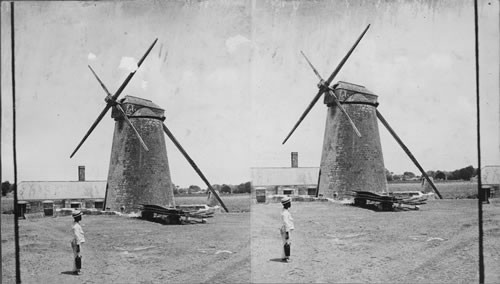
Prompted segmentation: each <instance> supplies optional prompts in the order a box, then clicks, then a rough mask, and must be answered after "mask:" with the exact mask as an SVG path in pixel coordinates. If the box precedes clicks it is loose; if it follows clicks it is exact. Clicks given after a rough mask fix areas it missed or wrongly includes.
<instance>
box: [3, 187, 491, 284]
mask: <svg viewBox="0 0 500 284" xmlns="http://www.w3.org/2000/svg"><path fill="white" fill-rule="evenodd" d="M440 189H442V191H441V193H442V194H443V195H445V192H446V190H445V187H442V188H440ZM221 198H222V199H223V201H224V202H225V204H226V205H227V207H228V208H230V211H232V212H231V213H216V215H215V217H214V218H209V219H207V222H206V223H201V224H189V225H162V224H160V223H154V222H148V221H144V220H141V219H137V218H131V217H125V216H104V215H91V216H84V220H83V221H82V224H83V228H84V231H85V235H86V239H87V242H86V244H85V245H84V247H83V250H82V251H83V274H82V275H79V276H74V275H70V274H69V271H70V270H71V267H72V263H71V261H72V253H71V248H70V246H69V240H70V238H71V233H70V226H71V223H72V218H71V217H55V218H49V217H47V218H39V219H32V220H20V221H19V224H20V255H21V272H22V281H23V282H24V283H98V282H99V283H249V282H251V283H306V282H309V283H326V282H328V283H346V282H349V283H352V282H356V283H360V282H364V283H373V282H378V283H381V282H382V283H471V282H477V281H478V226H477V199H444V200H430V201H429V202H428V203H427V204H425V205H422V206H421V207H420V209H419V210H406V211H397V212H375V211H371V210H368V209H362V208H357V207H353V206H350V205H343V204H339V203H332V202H294V203H293V205H292V208H291V213H292V215H293V217H294V222H295V227H296V230H295V231H294V232H293V235H292V262H291V263H282V262H280V261H279V258H280V253H281V240H280V236H279V231H278V228H279V226H280V211H281V205H280V204H279V203H268V204H256V203H255V202H250V200H249V195H235V196H228V195H222V196H221ZM451 198H452V197H451ZM490 200H491V203H490V204H484V206H483V208H484V217H483V219H484V259H485V268H486V269H485V270H486V283H500V271H499V270H498V269H497V268H498V267H500V229H499V228H500V200H499V199H496V198H494V199H490ZM205 201H206V196H205V195H201V196H195V195H193V196H184V197H177V198H176V202H177V203H178V204H193V203H204V202H205ZM250 209H251V210H250ZM249 211H250V212H249ZM1 233H2V235H1V239H2V281H3V282H2V283H14V282H15V270H14V268H15V263H14V233H13V218H12V215H5V214H3V215H2V224H1Z"/></svg>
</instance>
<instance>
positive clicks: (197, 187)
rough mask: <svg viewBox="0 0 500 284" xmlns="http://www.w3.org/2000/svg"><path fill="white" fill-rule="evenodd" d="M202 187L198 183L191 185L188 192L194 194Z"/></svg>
mask: <svg viewBox="0 0 500 284" xmlns="http://www.w3.org/2000/svg"><path fill="white" fill-rule="evenodd" d="M200 190H201V188H200V187H199V186H197V185H190V186H189V188H188V194H192V193H193V192H199V191H200Z"/></svg>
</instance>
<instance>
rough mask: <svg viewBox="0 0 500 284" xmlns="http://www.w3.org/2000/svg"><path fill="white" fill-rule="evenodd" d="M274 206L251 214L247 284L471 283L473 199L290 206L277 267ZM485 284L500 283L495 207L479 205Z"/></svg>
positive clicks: (499, 218) (499, 213)
mask: <svg viewBox="0 0 500 284" xmlns="http://www.w3.org/2000/svg"><path fill="white" fill-rule="evenodd" d="M280 212H281V205H280V204H279V203H270V204H255V205H254V206H253V207H252V212H251V224H252V226H251V231H252V239H251V247H252V249H251V251H252V252H251V253H252V257H251V260H252V263H251V271H252V276H251V281H252V282H254V283H260V282H266V283H318V282H329V283H360V282H365V283H477V282H478V280H479V272H478V271H479V269H478V254H479V253H478V226H477V224H478V221H477V220H478V219H477V218H478V217H477V215H478V214H477V200H467V199H463V200H432V201H429V202H428V203H427V204H425V205H422V206H421V207H420V210H417V211H400V212H375V211H371V210H368V209H362V208H358V207H354V206H348V205H342V204H335V203H325V202H322V203H305V202H301V203H299V202H295V203H293V204H292V208H291V213H292V216H293V218H294V223H295V228H296V229H295V231H294V233H293V235H292V248H291V252H292V262H291V263H282V262H280V261H279V258H280V254H281V240H280V235H279V230H278V228H279V226H280ZM484 259H485V267H486V269H485V270H486V273H485V274H486V283H500V269H498V268H499V267H500V200H492V203H491V204H484Z"/></svg>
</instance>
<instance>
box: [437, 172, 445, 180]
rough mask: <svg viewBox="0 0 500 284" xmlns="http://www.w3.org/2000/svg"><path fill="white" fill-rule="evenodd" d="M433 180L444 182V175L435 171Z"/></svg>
mask: <svg viewBox="0 0 500 284" xmlns="http://www.w3.org/2000/svg"><path fill="white" fill-rule="evenodd" d="M434 178H435V179H442V180H445V179H446V174H445V173H444V172H442V171H437V172H436V174H435V175H434Z"/></svg>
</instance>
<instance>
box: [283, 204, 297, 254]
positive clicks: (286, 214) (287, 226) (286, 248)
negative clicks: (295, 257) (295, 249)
mask: <svg viewBox="0 0 500 284" xmlns="http://www.w3.org/2000/svg"><path fill="white" fill-rule="evenodd" d="M281 204H283V210H282V211H281V220H282V221H283V225H282V226H281V228H280V232H281V240H282V241H283V251H282V253H281V260H282V261H283V262H289V261H290V245H291V243H292V242H291V232H292V230H293V229H294V226H293V218H292V214H290V211H288V208H290V207H291V206H292V200H291V198H290V197H288V196H287V197H284V198H283V199H282V200H281Z"/></svg>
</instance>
